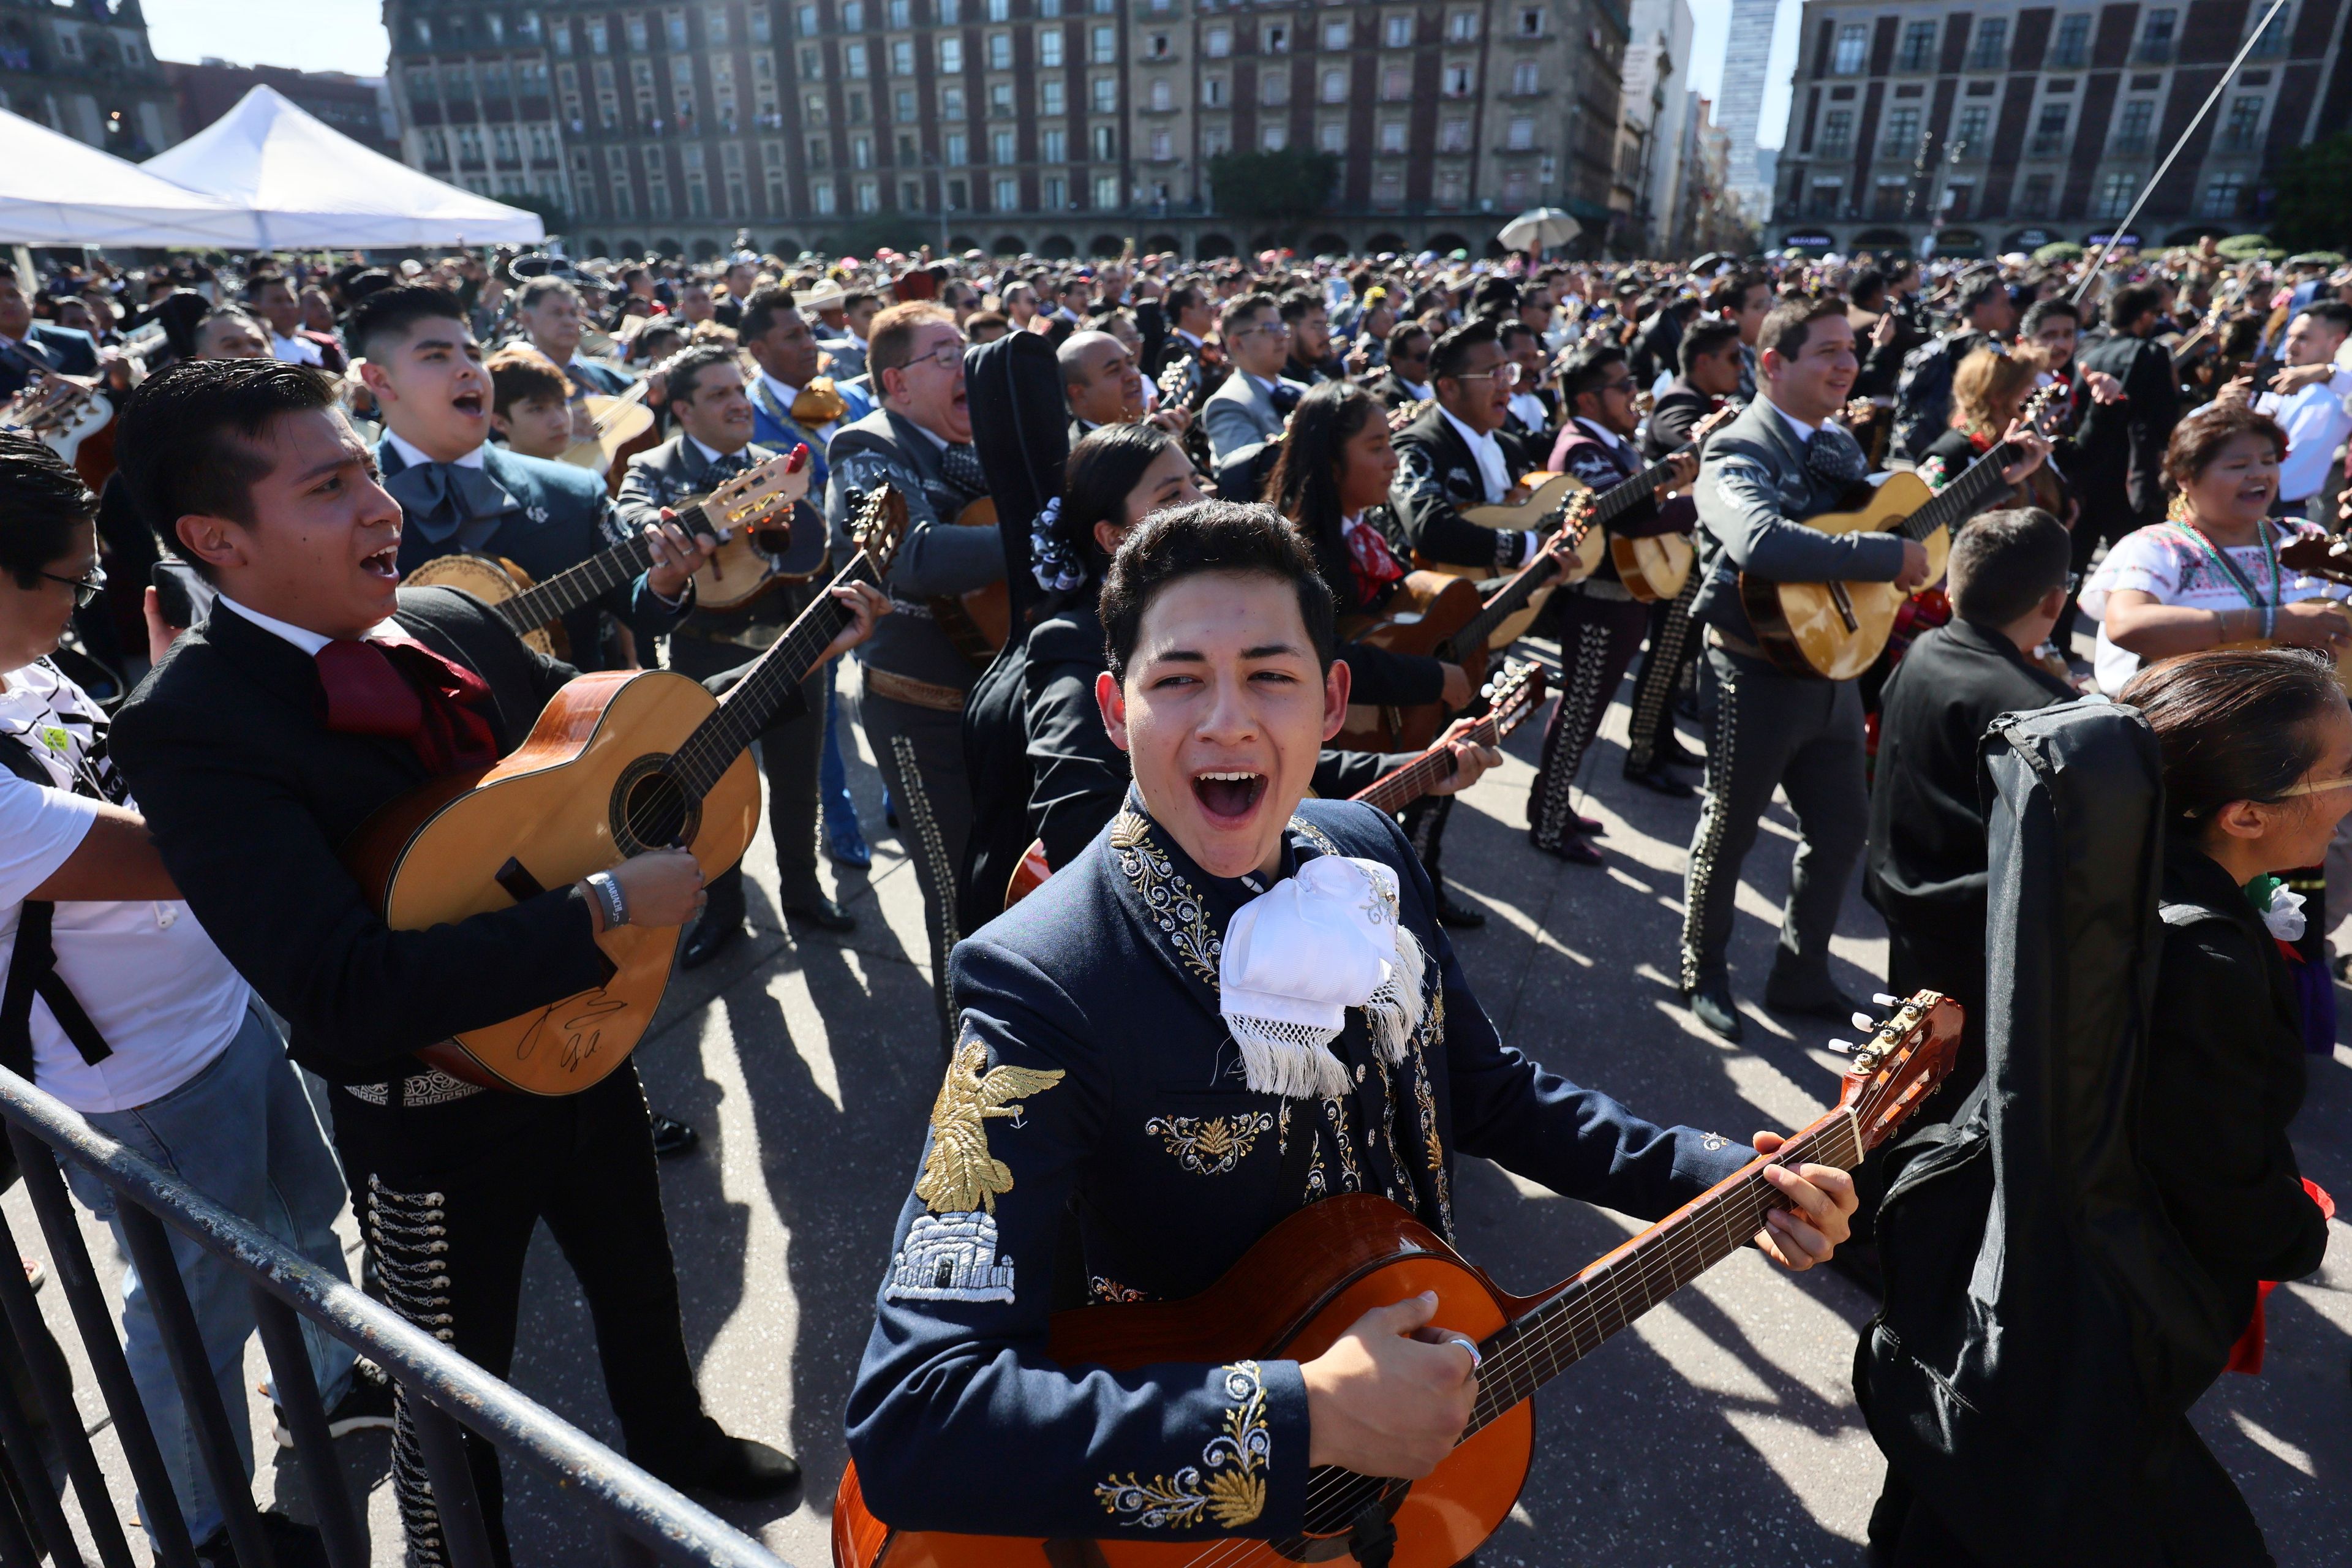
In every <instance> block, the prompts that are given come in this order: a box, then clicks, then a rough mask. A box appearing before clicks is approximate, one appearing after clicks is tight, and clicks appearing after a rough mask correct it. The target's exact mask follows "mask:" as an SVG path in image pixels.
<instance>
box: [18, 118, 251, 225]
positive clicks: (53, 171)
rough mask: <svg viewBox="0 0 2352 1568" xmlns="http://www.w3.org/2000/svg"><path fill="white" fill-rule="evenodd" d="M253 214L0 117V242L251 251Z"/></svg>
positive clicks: (25, 123)
mask: <svg viewBox="0 0 2352 1568" xmlns="http://www.w3.org/2000/svg"><path fill="white" fill-rule="evenodd" d="M259 235H260V231H259V228H258V227H257V225H256V224H255V222H254V218H253V215H252V214H251V213H249V212H247V211H246V210H245V209H244V208H242V207H240V206H237V205H234V204H231V203H227V202H224V201H222V200H221V199H220V198H219V197H218V196H214V195H205V194H204V193H202V192H199V191H193V190H190V189H188V188H187V187H186V186H184V185H181V184H175V183H174V182H173V181H172V180H170V179H168V178H165V177H163V176H161V175H159V174H156V173H154V172H153V171H152V170H150V169H148V168H147V167H146V166H144V165H142V164H139V163H126V162H124V161H123V160H122V159H121V158H117V157H115V156H114V155H113V154H111V153H103V152H100V150H99V149H97V148H95V147H92V146H90V145H89V144H88V143H87V142H77V141H75V140H74V139H73V138H72V137H70V136H67V135H63V134H61V133H59V132H55V131H52V130H50V129H49V128H48V127H47V126H46V125H40V124H37V123H35V122H34V121H30V120H26V118H24V117H23V116H22V115H18V114H11V113H9V112H8V111H7V110H0V242H13V243H15V244H17V245H185V246H196V247H217V248H220V249H225V250H250V249H253V248H255V247H257V245H258V244H259V243H260V238H259Z"/></svg>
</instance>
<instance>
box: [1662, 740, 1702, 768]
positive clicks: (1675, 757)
mask: <svg viewBox="0 0 2352 1568" xmlns="http://www.w3.org/2000/svg"><path fill="white" fill-rule="evenodd" d="M1650 750H1651V751H1652V752H1654V754H1655V755H1656V757H1657V760H1658V761H1659V762H1662V763H1665V764H1666V765H1667V766H1669V767H1676V768H1703V767H1705V766H1706V752H1694V751H1692V750H1691V749H1690V748H1689V747H1688V746H1685V745H1684V744H1683V743H1682V742H1681V741H1679V740H1677V739H1675V737H1674V736H1673V735H1671V734H1667V735H1661V736H1659V737H1658V743H1657V744H1656V745H1654V746H1653V747H1651V748H1650Z"/></svg>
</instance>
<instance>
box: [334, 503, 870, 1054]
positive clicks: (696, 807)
mask: <svg viewBox="0 0 2352 1568" xmlns="http://www.w3.org/2000/svg"><path fill="white" fill-rule="evenodd" d="M905 526H906V502H905V501H904V500H902V499H901V498H900V497H899V495H898V492H897V491H895V490H893V489H891V488H890V487H889V486H887V485H884V486H881V487H880V488H878V489H876V490H875V491H874V493H873V494H872V495H871V496H870V497H868V498H867V500H866V506H865V508H864V510H863V511H862V512H861V513H860V515H859V518H858V522H857V528H856V535H855V537H856V541H857V543H858V552H857V553H856V555H855V556H854V557H852V558H851V560H850V562H849V564H848V565H846V566H845V567H843V568H842V569H841V572H840V574H839V575H837V576H835V578H834V580H833V581H834V584H835V585H840V584H849V583H867V584H878V583H879V581H880V578H881V574H882V572H883V570H884V569H885V568H886V567H887V564H888V563H889V559H890V556H891V553H892V552H893V551H895V550H896V549H897V548H898V536H899V533H900V532H901V531H902V530H903V529H904V528H905ZM849 618H850V616H849V611H848V610H847V609H846V608H845V607H844V606H843V605H842V604H841V602H840V601H839V600H837V599H835V598H834V597H833V596H832V595H830V594H826V595H822V596H820V597H819V598H818V599H817V600H816V601H815V602H814V603H813V604H811V605H809V607H808V608H807V609H805V610H803V611H802V612H801V614H800V616H799V618H797V619H796V620H794V621H793V624H792V625H791V626H788V627H787V628H785V630H784V632H783V635H782V636H781V637H778V638H777V639H776V640H775V642H774V644H773V645H772V647H769V649H768V651H767V652H766V653H764V654H762V655H761V656H760V658H759V659H758V660H757V661H756V662H755V663H753V664H752V665H751V668H749V669H747V670H746V671H745V672H744V674H743V677H742V679H740V680H739V681H738V682H737V683H736V684H735V685H734V687H733V688H731V689H730V690H729V691H728V693H727V695H726V696H724V697H721V698H718V699H715V700H714V699H713V698H712V697H711V695H710V694H709V692H708V691H706V690H704V689H703V688H702V685H701V683H700V682H698V681H693V680H688V679H687V678H686V677H684V676H682V675H676V674H672V673H671V672H669V671H667V670H661V669H634V670H606V671H604V672H602V673H599V674H595V675H583V676H582V677H580V678H579V679H576V680H573V681H572V682H571V683H570V684H569V685H567V686H565V687H564V688H563V689H562V690H561V691H558V692H557V693H556V694H555V697H554V699H553V700H551V701H550V702H549V703H548V705H547V709H546V710H545V711H544V712H542V713H541V714H540V716H539V722H538V724H537V725H536V726H534V727H533V728H532V730H531V732H530V738H529V739H528V740H526V741H525V742H523V743H522V745H521V746H520V748H519V749H518V750H516V751H515V752H514V753H513V754H512V755H510V756H509V757H507V758H505V759H503V760H502V761H500V762H499V763H497V765H495V766H493V767H491V768H489V769H488V771H486V772H482V773H455V774H451V775H449V776H448V777H446V778H440V779H435V780H432V781H430V782H429V783H427V784H423V785H421V786H419V787H418V788H417V789H415V790H414V791H412V792H411V793H410V794H408V795H404V796H403V797H402V798H400V799H399V800H396V801H394V802H393V803H392V804H391V805H388V806H386V807H385V808H384V809H383V810H382V811H380V812H378V813H377V814H376V815H375V816H373V817H371V818H370V819H369V820H368V821H367V822H366V823H364V824H362V826H361V827H360V830H359V832H358V833H356V834H354V835H353V836H352V843H351V845H350V846H349V847H347V848H346V850H345V852H344V857H343V858H344V864H345V865H346V866H347V867H348V868H350V870H351V872H352V877H353V878H354V879H357V880H358V882H359V884H360V886H361V887H362V888H363V889H366V890H367V892H368V895H369V898H370V900H371V901H372V903H373V907H374V908H375V910H377V911H378V912H379V913H380V914H382V916H383V921H384V923H385V924H386V925H388V926H390V927H392V928H393V929H394V931H425V930H429V929H430V928H432V927H434V926H437V925H446V924H451V923H454V922H456V921H462V920H465V919H467V917H469V916H472V915H478V914H483V913H487V912H488V911H490V910H501V909H507V908H510V907H511V906H513V905H515V904H518V903H520V902H521V901H522V900H525V899H529V898H533V897H536V896H537V895H538V894H539V893H541V892H542V891H544V890H546V889H550V888H560V887H562V886H563V885H564V884H565V883H567V882H574V881H577V880H579V879H581V878H583V877H584V876H587V875H588V874H589V873H590V872H592V871H605V870H610V869H611V868H614V866H617V865H619V864H620V863H621V862H622V861H623V860H625V859H627V858H629V857H630V856H632V855H637V854H642V853H644V852H645V851H646V850H649V849H658V848H662V847H666V846H669V845H684V846H686V847H688V848H690V849H692V850H693V851H694V858H695V859H696V860H698V861H699V862H700V863H701V866H702V870H703V874H704V875H705V876H706V877H715V876H718V875H719V873H720V872H722V871H725V870H726V869H728V868H730V867H731V866H733V865H734V864H735V863H736V861H737V860H739V859H740V858H742V855H743V850H744V848H745V847H746V846H748V845H749V844H750V843H751V836H752V835H753V834H754V833H755V832H757V831H758V829H759V825H760V775H759V772H758V770H757V769H756V768H755V767H753V765H752V763H751V758H750V757H749V756H748V755H747V754H746V753H747V752H748V751H749V749H750V747H751V742H753V741H754V740H755V739H757V738H758V736H759V734H760V731H762V730H764V729H766V728H767V726H768V723H769V721H771V720H772V719H773V718H774V717H775V715H776V712H777V710H779V709H780V708H781V707H782V705H783V704H784V702H785V701H786V700H788V698H789V697H790V695H791V694H792V693H793V692H794V691H796V690H798V689H799V687H800V683H801V681H802V680H803V679H804V678H805V677H806V676H807V675H808V673H809V671H810V670H812V669H814V668H815V667H816V664H817V660H818V658H819V656H821V655H822V654H823V653H824V650H825V648H826V647H827V646H828V645H829V644H830V643H831V642H832V641H833V639H834V637H835V636H836V635H838V634H839V632H840V630H841V628H842V627H843V626H845V625H846V624H847V623H848V621H849ZM677 935H678V933H677V930H676V928H674V927H672V928H660V929H648V928H646V927H643V926H621V927H618V928H616V929H614V930H613V931H607V932H606V933H605V934H604V938H603V939H602V942H601V945H602V946H603V948H604V952H605V955H606V956H607V957H608V958H610V959H611V960H612V961H613V963H614V965H615V966H616V967H615V969H614V973H613V974H612V976H611V977H610V978H609V979H607V980H606V981H605V982H604V984H603V985H601V986H598V987H596V988H595V989H593V990H590V991H583V992H581V993H579V994H576V995H572V996H567V997H564V998H563V999H562V1000H561V1001H558V1002H551V1003H550V1004H548V1005H546V1006H544V1007H539V1008H534V1009H532V1010H531V1011H530V1013H528V1014H525V1015H524V1016H520V1017H516V1018H509V1019H506V1020H505V1021H503V1022H501V1023H498V1024H493V1025H490V1026H487V1027H484V1028H480V1029H475V1030H469V1031H467V1033H465V1034H462V1035H460V1036H458V1037H457V1038H456V1039H454V1040H450V1041H447V1042H445V1043H444V1044H441V1045H437V1046H432V1047H427V1048H425V1049H424V1050H421V1051H418V1052H417V1053H416V1055H417V1056H418V1057H419V1058H422V1059H424V1060H425V1061H426V1062H428V1063H430V1064H432V1065H433V1066H436V1067H438V1068H442V1069H443V1070H444V1071H446V1072H448V1073H450V1074H452V1075H454V1076H456V1077H457V1078H460V1079H465V1080H466V1081H467V1082H468V1083H478V1084H482V1085H485V1086H487V1087H489V1088H493V1089H517V1090H520V1091H521V1092H523V1093H526V1094H543V1095H562V1094H577V1093H579V1092H580V1091H581V1090H583V1089H589V1088H591V1087H593V1085H595V1084H596V1083H598V1082H600V1081H601V1080H603V1079H604V1077H605V1076H606V1075H607V1074H609V1073H611V1072H612V1071H613V1070H614V1068H618V1067H619V1066H620V1065H621V1064H622V1063H623V1062H625V1061H626V1060H627V1059H628V1058H629V1053H630V1052H632V1051H634V1050H635V1048H636V1045H637V1041H638V1040H639V1039H641V1038H642V1037H644V1034H645V1031H646V1026H648V1025H650V1024H651V1023H652V1022H653V1016H654V1011H655V1009H656V1008H657V1007H658V1006H660V1005H661V999H662V992H663V990H664V989H665V988H666V987H667V984H669V970H670V961H671V959H672V958H673V957H674V956H675V954H676V952H677Z"/></svg>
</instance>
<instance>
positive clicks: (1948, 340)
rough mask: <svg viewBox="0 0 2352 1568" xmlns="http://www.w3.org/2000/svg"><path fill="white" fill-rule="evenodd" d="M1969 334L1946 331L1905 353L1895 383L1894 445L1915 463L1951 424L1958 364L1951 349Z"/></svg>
mask: <svg viewBox="0 0 2352 1568" xmlns="http://www.w3.org/2000/svg"><path fill="white" fill-rule="evenodd" d="M1967 335H1968V334H1966V333H1961V332H1947V333H1945V334H1944V335H1943V336H1941V337H1935V338H1930V339H1928V340H1927V342H1924V343H1921V344H1920V345H1919V346H1918V347H1917V348H1916V349H1913V350H1912V351H1911V352H1910V353H1907V354H1905V355H1904V356H1903V374H1902V375H1901V377H1900V378H1899V379H1898V380H1897V381H1896V382H1895V450H1896V451H1898V452H1900V453H1902V454H1903V455H1904V456H1905V457H1906V458H1910V459H1911V460H1912V461H1913V462H1915V463H1916V462H1917V461H1919V459H1920V458H1924V457H1926V456H1927V448H1928V447H1932V446H1934V445H1935V444H1936V437H1938V436H1941V435H1942V434H1943V433H1944V432H1945V430H1946V429H1948V428H1949V426H1950V425H1951V419H1952V372H1953V371H1954V370H1955V369H1957V368H1958V364H1957V363H1956V358H1957V356H1956V355H1955V354H1954V353H1953V352H1952V349H1953V345H1954V344H1955V343H1957V342H1958V341H1959V340H1960V339H1961V338H1962V337H1964V336H1967Z"/></svg>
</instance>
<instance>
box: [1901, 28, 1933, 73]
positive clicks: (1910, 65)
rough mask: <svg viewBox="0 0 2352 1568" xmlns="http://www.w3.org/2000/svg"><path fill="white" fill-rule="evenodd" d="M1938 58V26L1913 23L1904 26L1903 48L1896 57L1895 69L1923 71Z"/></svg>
mask: <svg viewBox="0 0 2352 1568" xmlns="http://www.w3.org/2000/svg"><path fill="white" fill-rule="evenodd" d="M1935 57H1936V24H1935V23H1933V22H1912V23H1908V24H1906V26H1904V29H1903V47H1902V49H1901V51H1900V52H1899V53H1897V54H1896V56H1895V69H1896V70H1906V71H1923V70H1926V69H1927V68H1928V66H1929V64H1930V63H1932V62H1933V60H1934V59H1935Z"/></svg>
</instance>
